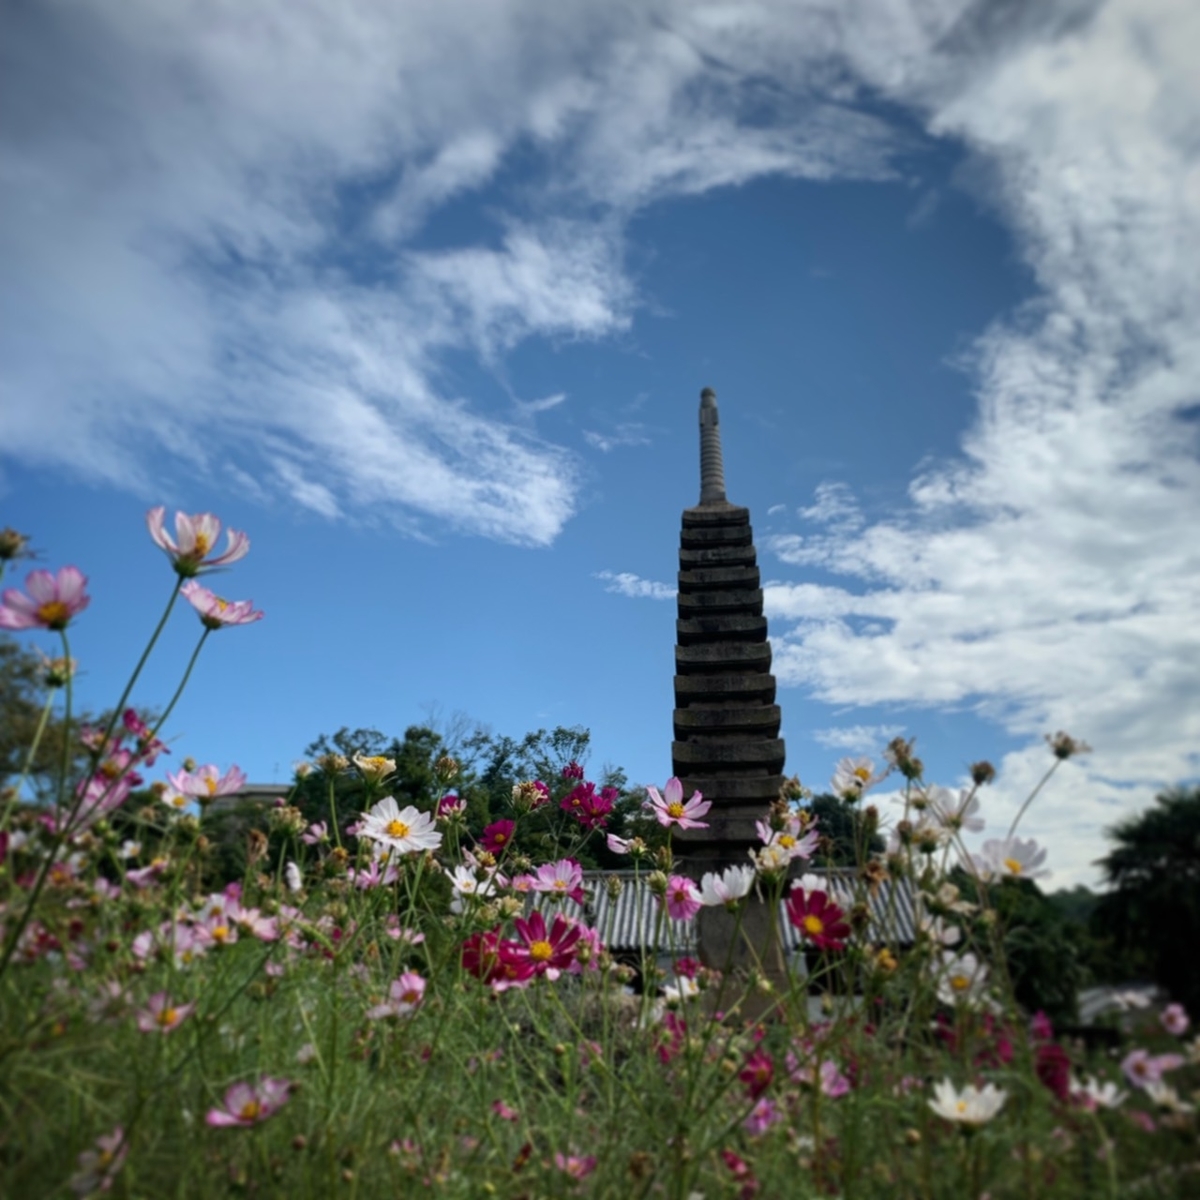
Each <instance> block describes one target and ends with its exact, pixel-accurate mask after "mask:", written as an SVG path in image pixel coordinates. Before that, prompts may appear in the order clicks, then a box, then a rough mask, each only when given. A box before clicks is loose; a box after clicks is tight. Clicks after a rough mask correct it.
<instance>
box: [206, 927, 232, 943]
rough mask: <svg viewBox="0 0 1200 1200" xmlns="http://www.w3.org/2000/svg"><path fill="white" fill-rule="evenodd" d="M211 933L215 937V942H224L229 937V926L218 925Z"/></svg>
mask: <svg viewBox="0 0 1200 1200" xmlns="http://www.w3.org/2000/svg"><path fill="white" fill-rule="evenodd" d="M210 932H211V933H212V935H213V940H214V941H217V942H223V941H225V940H226V939H227V938H228V937H229V926H228V925H217V926H215V927H214V928H213V929H212V930H210Z"/></svg>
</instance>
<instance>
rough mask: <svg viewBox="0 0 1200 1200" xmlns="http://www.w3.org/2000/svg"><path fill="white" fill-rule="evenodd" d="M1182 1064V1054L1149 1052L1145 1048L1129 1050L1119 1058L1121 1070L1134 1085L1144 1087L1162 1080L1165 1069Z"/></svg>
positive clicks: (1170, 1069) (1168, 1069) (1172, 1068)
mask: <svg viewBox="0 0 1200 1200" xmlns="http://www.w3.org/2000/svg"><path fill="white" fill-rule="evenodd" d="M1181 1066H1183V1055H1182V1054H1153V1055H1152V1054H1150V1053H1149V1052H1148V1051H1146V1050H1131V1051H1130V1052H1129V1053H1128V1054H1127V1055H1125V1057H1124V1058H1123V1059H1122V1060H1121V1070H1122V1071H1123V1072H1124V1073H1125V1078H1126V1079H1128V1080H1129V1082H1130V1083H1131V1084H1133V1086H1134V1087H1140V1088H1144V1087H1146V1086H1147V1085H1148V1084H1151V1083H1160V1082H1162V1077H1163V1073H1164V1072H1165V1071H1173V1070H1175V1068H1176V1067H1181Z"/></svg>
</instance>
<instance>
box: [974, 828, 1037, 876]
mask: <svg viewBox="0 0 1200 1200" xmlns="http://www.w3.org/2000/svg"><path fill="white" fill-rule="evenodd" d="M1045 861H1046V851H1045V850H1043V849H1042V848H1041V847H1039V846H1038V844H1037V842H1035V841H1034V840H1033V838H1016V837H1015V838H1004V839H1000V838H991V839H989V840H988V841H986V842H984V843H983V853H982V854H979V855H976V856H975V858H974V864H975V869H976V871H978V873H979V875H980V877H981V878H983V879H991V878H992V877H993V876H998V877H999V878H1001V879H1041V878H1043V877H1044V876H1046V875H1049V874H1050V872H1049V871H1048V870H1046V869H1045V868H1044V867H1042V863H1044V862H1045Z"/></svg>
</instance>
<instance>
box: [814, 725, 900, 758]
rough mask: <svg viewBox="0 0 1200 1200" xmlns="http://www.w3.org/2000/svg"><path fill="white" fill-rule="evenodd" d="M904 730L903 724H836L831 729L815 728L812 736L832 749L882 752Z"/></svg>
mask: <svg viewBox="0 0 1200 1200" xmlns="http://www.w3.org/2000/svg"><path fill="white" fill-rule="evenodd" d="M903 732H904V726H903V725H835V726H833V727H831V728H829V729H814V730H813V731H812V738H813V741H814V742H816V743H817V744H818V745H820V746H825V747H827V748H828V749H830V750H845V751H846V752H847V753H852V754H880V753H881V752H882V751H883V748H884V747H885V746H886V745H887V744H888V742H890V741H891V740H892V738H894V737H897V736H898V735H900V734H902V733H903Z"/></svg>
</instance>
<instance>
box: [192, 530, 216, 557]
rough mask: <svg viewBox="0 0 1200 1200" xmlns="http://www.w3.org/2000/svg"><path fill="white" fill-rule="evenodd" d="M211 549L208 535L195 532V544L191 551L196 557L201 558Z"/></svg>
mask: <svg viewBox="0 0 1200 1200" xmlns="http://www.w3.org/2000/svg"><path fill="white" fill-rule="evenodd" d="M211 549H212V542H210V541H209V540H208V535H207V534H203V533H198V534H196V545H195V547H194V548H193V549H192V553H193V554H194V555H195V556H196V557H197V558H203V557H204V556H205V555H206V554H207V553H208V552H209V551H210V550H211Z"/></svg>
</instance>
